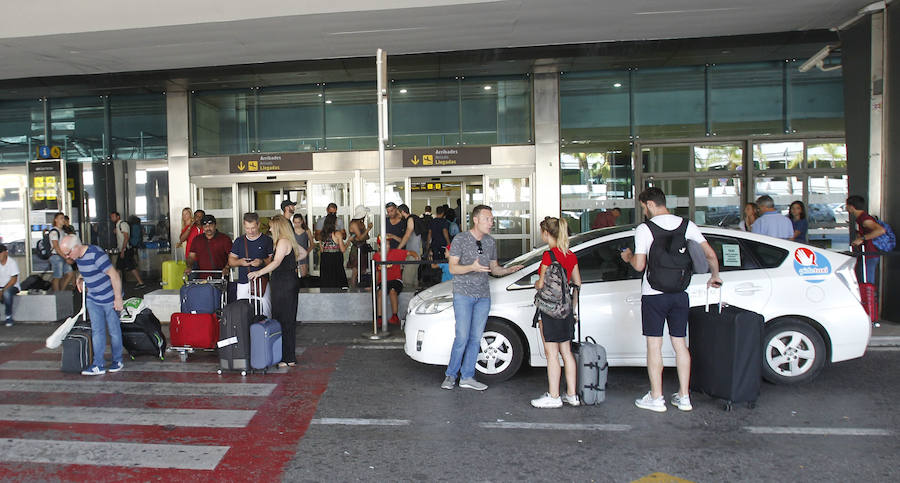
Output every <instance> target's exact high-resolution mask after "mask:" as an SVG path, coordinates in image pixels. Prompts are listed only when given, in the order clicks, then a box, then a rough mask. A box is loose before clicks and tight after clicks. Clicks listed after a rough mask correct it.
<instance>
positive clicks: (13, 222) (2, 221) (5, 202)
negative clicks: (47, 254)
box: [0, 164, 29, 282]
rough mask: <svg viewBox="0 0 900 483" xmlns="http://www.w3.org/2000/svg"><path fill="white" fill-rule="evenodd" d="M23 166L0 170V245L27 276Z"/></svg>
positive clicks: (24, 177) (24, 178) (6, 167)
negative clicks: (1, 244) (3, 245)
mask: <svg viewBox="0 0 900 483" xmlns="http://www.w3.org/2000/svg"><path fill="white" fill-rule="evenodd" d="M26 183H27V181H26V176H25V165H24V164H23V165H19V166H4V167H2V168H0V243H3V244H5V245H6V248H7V250H9V256H10V257H11V258H12V259H14V260H15V261H16V264H17V265H18V266H19V271H20V272H21V273H22V274H23V275H24V276H20V277H19V281H20V282H21V281H22V280H24V279H25V277H27V276H28V270H29V267H28V266H27V265H26V263H25V255H26V254H27V253H28V250H27V249H26V248H25V243H26V241H25V226H26V225H25V210H24V209H23V207H24V206H25V202H26V199H25V198H26V195H25V193H26V189H25V186H26Z"/></svg>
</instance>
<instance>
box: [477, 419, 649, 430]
mask: <svg viewBox="0 0 900 483" xmlns="http://www.w3.org/2000/svg"><path fill="white" fill-rule="evenodd" d="M478 425H479V426H481V427H482V428H488V429H554V430H564V431H630V430H631V426H630V425H627V424H570V423H526V422H512V421H511V422H506V421H500V422H495V423H479V424H478Z"/></svg>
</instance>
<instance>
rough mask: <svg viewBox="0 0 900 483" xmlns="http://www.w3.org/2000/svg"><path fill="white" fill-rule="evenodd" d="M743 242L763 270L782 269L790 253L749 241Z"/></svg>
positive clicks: (782, 249)
mask: <svg viewBox="0 0 900 483" xmlns="http://www.w3.org/2000/svg"><path fill="white" fill-rule="evenodd" d="M741 242H742V243H744V244H745V245H746V246H747V249H748V250H750V251H751V252H752V253H753V255H754V256H755V257H756V259H757V260H758V261H759V264H760V265H762V267H763V268H776V267H780V266H781V264H782V263H784V259H785V258H787V256H788V251H787V250H785V249H784V248H779V247H776V246H772V245H768V244H766V243H760V242H757V241H753V240H747V239H744V240H741Z"/></svg>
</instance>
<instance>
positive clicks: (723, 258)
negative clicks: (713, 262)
mask: <svg viewBox="0 0 900 483" xmlns="http://www.w3.org/2000/svg"><path fill="white" fill-rule="evenodd" d="M705 238H706V241H707V242H709V246H711V247H712V249H713V250H714V251H715V252H716V258H718V259H719V271H721V272H730V271H734V270H753V269H756V268H761V267H760V266H759V263H757V261H756V259H755V258H754V257H753V256H752V255H751V254H750V253H748V250H747V249H746V248H745V247H744V246H743V245H741V242H740V240H738V239H736V238H731V237H726V236H719V235H705Z"/></svg>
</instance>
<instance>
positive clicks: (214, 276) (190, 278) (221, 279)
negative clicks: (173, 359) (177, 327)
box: [168, 270, 228, 362]
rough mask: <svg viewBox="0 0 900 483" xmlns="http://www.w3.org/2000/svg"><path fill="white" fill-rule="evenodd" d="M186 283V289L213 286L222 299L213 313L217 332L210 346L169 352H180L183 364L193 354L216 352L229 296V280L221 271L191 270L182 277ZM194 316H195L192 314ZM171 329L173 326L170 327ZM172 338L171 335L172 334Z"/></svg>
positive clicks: (175, 347) (171, 348) (176, 349)
mask: <svg viewBox="0 0 900 483" xmlns="http://www.w3.org/2000/svg"><path fill="white" fill-rule="evenodd" d="M182 279H183V282H184V287H188V286H191V285H206V284H209V285H212V286H213V287H215V288H216V289H217V290H218V291H219V293H220V294H221V298H220V300H219V308H218V309H216V310H215V311H214V312H213V315H214V316H215V319H216V320H215V321H214V326H215V331H216V336H215V337H213V340H212V342H211V343H210V344H209V346H191V345H183V346H175V345H172V346H170V347H169V349H168V350H170V351H173V352H178V357H179V359H180V360H181V362H186V361H187V358H188V355H189V354H193V353H194V352H215V351H216V341H217V340H218V328H219V323H218V319H219V318H221V316H222V308H223V307H225V303H226V300H227V296H228V278H227V277H226V276H225V275H224V274H223V273H222V271H221V270H191V272H190V274H189V275H188V274H186V275H184V276H183V277H182ZM191 315H194V314H191ZM170 329H171V325H170ZM170 338H171V334H170Z"/></svg>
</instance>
